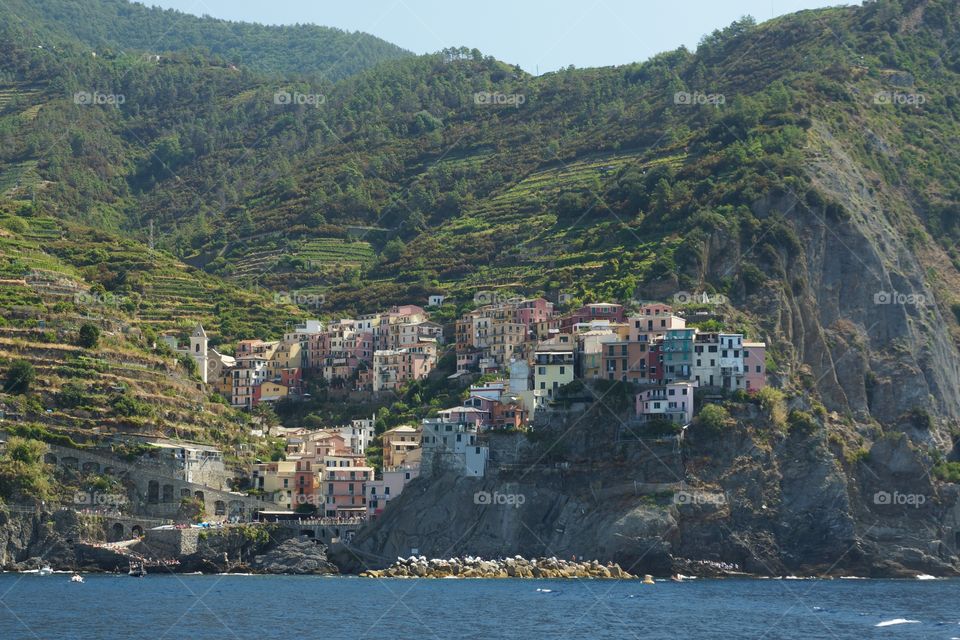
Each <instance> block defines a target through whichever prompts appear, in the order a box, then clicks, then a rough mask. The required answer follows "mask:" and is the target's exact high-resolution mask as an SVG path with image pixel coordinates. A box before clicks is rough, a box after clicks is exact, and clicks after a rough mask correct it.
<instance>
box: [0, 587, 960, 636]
mask: <svg viewBox="0 0 960 640" xmlns="http://www.w3.org/2000/svg"><path fill="white" fill-rule="evenodd" d="M21 638H22V639H24V640H60V639H64V640H112V639H114V638H117V639H124V640H126V639H127V638H134V639H144V640H160V639H170V640H179V639H181V638H182V639H189V640H206V639H217V640H222V639H224V638H232V639H244V640H246V639H247V638H255V639H257V640H263V639H272V638H284V639H290V638H294V639H303V640H307V639H313V638H324V639H326V638H371V639H377V640H384V639H393V638H397V639H403V640H408V639H415V638H416V639H419V638H435V639H442V640H447V639H448V638H449V639H455V638H477V639H483V640H489V639H493V638H519V639H520V640H534V639H539V638H551V639H555V638H570V639H573V638H587V639H598V638H617V639H623V638H637V639H638V640H640V639H642V640H651V639H659V638H764V639H770V640H773V639H777V638H798V639H803V640H811V639H815V638H828V639H831V638H832V639H846V638H850V639H851V640H860V639H863V638H896V639H908V638H943V639H950V638H960V581H958V580H841V579H838V580H789V579H784V580H754V579H725V580H716V579H714V580H708V579H697V580H689V581H684V582H671V581H664V582H659V581H658V582H657V583H656V584H653V585H643V584H641V583H640V582H639V581H612V580H422V579H414V580H400V579H382V580H380V579H371V578H356V577H298V576H244V575H222V576H217V575H203V576H201V575H172V574H167V575H161V574H154V575H149V576H146V577H144V578H132V577H129V576H126V575H122V576H120V575H86V576H84V582H83V583H82V584H79V583H73V582H71V581H70V576H69V575H68V574H54V575H50V576H39V575H25V574H9V573H8V574H2V575H0V639H2V640H19V639H21Z"/></svg>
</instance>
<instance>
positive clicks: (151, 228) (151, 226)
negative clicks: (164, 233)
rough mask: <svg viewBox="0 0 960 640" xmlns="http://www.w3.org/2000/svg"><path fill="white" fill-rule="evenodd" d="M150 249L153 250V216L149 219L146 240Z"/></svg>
mask: <svg viewBox="0 0 960 640" xmlns="http://www.w3.org/2000/svg"><path fill="white" fill-rule="evenodd" d="M148 246H149V247H150V251H153V218H151V219H150V239H149V241H148Z"/></svg>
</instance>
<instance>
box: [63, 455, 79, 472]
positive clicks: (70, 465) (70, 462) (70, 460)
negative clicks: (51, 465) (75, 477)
mask: <svg viewBox="0 0 960 640" xmlns="http://www.w3.org/2000/svg"><path fill="white" fill-rule="evenodd" d="M60 466H62V467H64V468H67V469H79V468H80V461H79V460H77V459H76V458H74V457H73V456H65V457H63V458H60Z"/></svg>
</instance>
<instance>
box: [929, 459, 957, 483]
mask: <svg viewBox="0 0 960 640" xmlns="http://www.w3.org/2000/svg"><path fill="white" fill-rule="evenodd" d="M933 474H934V475H935V476H936V477H937V478H939V479H940V480H943V481H944V482H953V483H960V462H943V463H940V464H938V465H937V466H935V467H934V468H933Z"/></svg>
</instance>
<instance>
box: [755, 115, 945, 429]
mask: <svg viewBox="0 0 960 640" xmlns="http://www.w3.org/2000/svg"><path fill="white" fill-rule="evenodd" d="M875 137H876V135H875ZM809 139H810V147H809V149H808V152H809V154H810V157H809V160H808V162H807V165H806V166H807V168H808V173H809V177H810V179H811V181H812V184H813V187H814V188H815V189H817V190H818V191H820V192H821V193H823V194H826V197H827V198H829V199H830V200H832V201H833V202H835V203H837V204H838V205H839V206H840V207H842V210H843V212H844V213H843V214H842V215H840V216H839V219H838V217H837V216H834V217H832V218H831V216H830V215H828V214H827V212H826V210H825V208H823V207H812V206H810V205H808V204H807V203H806V202H802V201H800V200H798V199H797V198H796V197H795V196H794V194H788V195H787V196H786V197H785V198H784V199H783V200H782V201H780V202H777V203H772V205H771V206H767V207H761V208H760V211H761V212H762V213H764V214H767V215H774V214H780V215H783V216H784V217H785V218H786V219H787V220H789V222H790V224H791V225H792V227H793V228H794V229H795V230H796V232H797V234H798V236H799V238H800V240H801V243H802V246H803V249H802V253H801V254H800V255H798V256H796V259H795V260H792V261H783V262H781V263H780V264H771V265H770V266H771V268H772V270H773V271H772V273H774V274H783V276H784V277H783V283H784V285H785V286H783V288H782V289H781V290H780V291H777V292H773V294H774V301H775V302H774V304H773V305H772V306H773V308H772V309H770V311H771V313H770V314H769V315H767V316H764V317H765V318H766V319H767V320H768V322H769V325H768V326H769V327H770V329H771V332H772V334H773V337H774V338H775V339H783V340H786V341H787V342H789V343H790V344H791V345H792V346H793V348H794V350H795V351H794V354H795V357H794V362H795V364H798V365H806V366H808V367H809V369H810V375H811V376H812V377H813V379H814V381H815V386H816V389H817V390H818V391H819V392H820V394H821V395H822V397H823V399H824V402H825V404H826V405H827V408H828V409H833V410H837V411H841V412H845V411H849V412H851V413H852V414H853V415H854V417H856V418H857V419H859V420H868V419H869V418H870V417H871V416H872V417H873V418H874V419H876V420H878V421H879V422H881V423H882V424H885V425H897V424H898V423H900V422H902V421H903V418H904V414H906V413H908V412H910V411H912V410H914V409H920V410H923V411H927V412H929V413H930V414H931V415H932V416H934V417H935V418H938V419H939V420H938V422H939V426H940V427H948V426H950V425H953V426H956V425H957V419H958V417H960V352H958V350H957V342H956V340H955V338H954V336H953V335H952V333H953V331H954V330H955V327H956V323H955V319H954V318H953V317H952V314H951V313H950V312H949V309H948V303H949V302H950V300H951V296H952V295H953V294H954V292H955V291H956V290H957V286H958V284H960V282H958V280H957V272H956V270H955V269H953V268H952V267H950V261H949V259H948V257H947V256H946V254H945V253H944V251H943V250H942V249H941V248H940V247H938V246H937V244H936V242H935V241H934V240H933V239H932V238H930V237H929V235H927V234H926V233H924V232H921V231H920V230H921V229H922V228H923V227H922V223H921V222H920V220H919V218H918V215H919V212H916V213H915V212H914V211H913V210H912V207H911V203H910V202H909V200H907V198H908V197H909V194H905V193H903V192H900V191H896V190H894V189H893V188H892V187H890V186H888V185H887V184H886V183H885V182H884V181H883V180H881V179H880V178H879V177H878V176H877V175H875V174H872V173H871V172H870V171H869V169H867V168H866V167H864V166H863V164H862V163H861V162H859V161H858V160H857V159H856V157H854V156H853V155H852V154H850V153H848V152H847V151H845V149H844V147H843V145H842V144H841V142H840V141H839V140H838V139H837V138H836V137H834V134H833V132H832V131H831V130H830V128H829V127H828V126H827V125H825V124H819V123H818V124H816V125H815V126H814V127H813V128H812V129H811V133H810V138H809ZM876 144H878V145H880V146H881V147H887V146H888V145H885V144H881V143H880V142H877V143H876ZM944 265H946V268H944ZM933 272H936V273H937V275H936V277H933V276H931V273H933ZM934 435H936V434H934ZM941 443H942V441H941Z"/></svg>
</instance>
